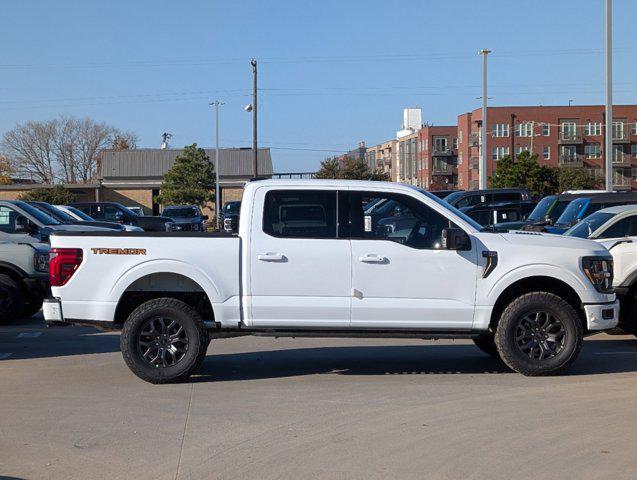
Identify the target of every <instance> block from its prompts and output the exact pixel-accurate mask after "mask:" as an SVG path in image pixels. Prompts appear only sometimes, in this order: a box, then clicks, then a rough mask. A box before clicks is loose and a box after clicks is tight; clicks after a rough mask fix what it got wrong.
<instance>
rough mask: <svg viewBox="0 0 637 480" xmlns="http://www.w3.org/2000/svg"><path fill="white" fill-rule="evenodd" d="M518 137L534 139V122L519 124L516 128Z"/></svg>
mask: <svg viewBox="0 0 637 480" xmlns="http://www.w3.org/2000/svg"><path fill="white" fill-rule="evenodd" d="M516 135H517V136H518V137H532V136H533V123H532V122H524V123H519V124H518V125H517V127H516Z"/></svg>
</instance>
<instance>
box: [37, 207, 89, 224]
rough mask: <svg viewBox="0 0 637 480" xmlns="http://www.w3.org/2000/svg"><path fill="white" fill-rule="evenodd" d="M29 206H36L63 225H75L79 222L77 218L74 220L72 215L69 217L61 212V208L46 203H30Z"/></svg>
mask: <svg viewBox="0 0 637 480" xmlns="http://www.w3.org/2000/svg"><path fill="white" fill-rule="evenodd" d="M29 205H32V206H34V207H35V208H37V209H38V210H41V211H43V212H44V213H46V214H48V215H50V216H52V217H53V218H55V219H56V220H58V221H60V222H62V223H67V224H68V223H75V222H76V221H77V220H76V219H75V218H73V217H72V216H71V215H69V214H68V213H66V212H65V211H63V210H60V209H59V208H55V207H54V206H53V205H50V204H48V203H46V202H33V203H29Z"/></svg>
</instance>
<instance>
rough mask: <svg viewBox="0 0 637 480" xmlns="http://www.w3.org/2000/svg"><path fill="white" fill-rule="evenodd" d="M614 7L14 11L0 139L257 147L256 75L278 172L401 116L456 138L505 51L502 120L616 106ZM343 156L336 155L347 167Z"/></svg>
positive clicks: (18, 6)
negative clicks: (84, 127) (69, 133)
mask: <svg viewBox="0 0 637 480" xmlns="http://www.w3.org/2000/svg"><path fill="white" fill-rule="evenodd" d="M603 9H604V2H603V0H560V1H555V0H534V1H531V2H513V1H510V0H490V1H482V2H476V1H475V0H473V1H468V0H467V1H465V0H457V1H450V0H447V1H424V0H422V1H416V2H391V1H371V0H368V1H358V0H340V1H333V0H321V1H317V2H298V1H295V2H292V1H282V0H281V1H278V0H270V1H263V0H262V1H256V0H250V1H246V0H243V1H226V2H222V1H212V0H209V1H187V2H185V1H184V2H175V1H173V2H169V1H157V0H153V1H150V0H135V1H123V0H110V1H108V2H104V1H97V0H84V1H82V0H76V1H71V0H57V1H55V2H52V1H50V0H37V1H36V0H32V1H30V0H23V1H16V0H12V1H11V0H7V1H6V2H3V20H4V22H3V28H2V29H1V30H0V44H1V45H2V46H3V48H2V49H1V50H0V134H1V133H3V132H5V131H7V130H8V129H10V128H12V127H13V126H14V125H15V124H16V123H17V122H24V121H27V120H44V119H49V118H52V117H55V116H57V115H59V114H66V115H76V116H88V117H92V118H94V119H96V120H98V121H105V122H107V123H110V124H112V125H114V126H117V127H119V128H122V129H130V130H133V131H135V132H136V133H137V134H138V135H139V138H140V146H141V147H157V146H159V143H160V141H161V133H162V132H164V131H168V132H170V133H172V134H173V138H172V145H173V146H183V145H186V144H190V143H192V142H197V143H199V144H200V145H205V146H212V145H214V117H213V112H212V110H211V109H210V107H208V105H207V104H208V101H210V100H212V99H215V98H218V99H220V100H222V101H225V102H226V105H224V106H223V107H222V127H221V131H222V145H223V146H249V145H250V144H251V143H250V142H251V132H252V130H251V128H252V126H251V118H250V115H249V114H247V113H245V112H244V111H243V107H244V105H245V104H246V103H248V102H249V101H250V97H249V95H250V91H251V67H250V63H249V60H250V58H251V57H253V56H254V57H256V58H257V59H258V60H259V62H260V64H259V86H260V88H261V89H262V91H261V92H260V97H259V98H260V101H259V124H260V128H259V138H260V143H261V144H262V145H267V146H271V147H273V148H274V149H273V151H272V154H273V158H274V162H275V170H276V171H281V172H283V171H306V170H313V169H316V168H317V167H318V164H319V162H320V161H321V159H323V158H324V157H326V156H328V155H330V154H333V153H337V152H338V151H339V150H347V149H349V148H352V147H354V146H355V145H356V143H357V142H358V141H359V140H365V141H366V142H367V143H368V144H373V143H378V142H380V141H383V140H386V139H388V138H391V137H392V136H393V135H394V134H395V131H396V130H397V129H398V128H399V127H400V123H401V119H402V108H403V107H405V106H420V107H422V109H423V119H424V120H426V121H429V122H433V123H434V124H437V125H441V124H455V123H456V116H457V115H458V114H459V113H463V112H466V111H469V110H472V109H474V108H477V107H479V103H480V100H478V99H476V97H478V96H479V95H480V94H481V86H480V85H481V62H480V58H479V57H478V56H477V54H476V52H477V51H478V50H479V49H480V48H484V47H486V48H490V49H492V50H493V51H494V53H493V54H492V55H491V56H490V59H489V62H490V64H489V65H490V84H491V85H492V88H491V89H490V92H489V95H490V96H492V97H493V99H492V100H491V104H492V105H510V104H519V105H527V104H528V105H538V104H544V105H550V104H567V103H568V100H569V99H572V100H574V102H575V103H576V104H577V103H579V104H591V103H601V102H603V99H604V96H603V95H604V83H603V78H604V70H603V66H604V59H603V45H604V44H603V40H604V30H603V23H604V20H603ZM635 18H637V2H635V1H634V0H615V2H614V46H615V56H614V63H615V65H614V84H615V94H614V97H615V103H637V98H636V94H637V62H636V61H635V58H637V40H635V36H634V19H635ZM332 152H333V153H332Z"/></svg>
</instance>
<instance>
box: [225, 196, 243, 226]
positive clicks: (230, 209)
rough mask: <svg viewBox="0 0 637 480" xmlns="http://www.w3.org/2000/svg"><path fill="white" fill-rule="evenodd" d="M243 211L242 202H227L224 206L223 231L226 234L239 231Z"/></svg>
mask: <svg viewBox="0 0 637 480" xmlns="http://www.w3.org/2000/svg"><path fill="white" fill-rule="evenodd" d="M240 211H241V201H240V200H235V201H233V202H226V204H225V205H224V206H223V210H222V212H221V216H222V218H223V230H224V231H226V232H236V231H237V230H238V229H239V212H240Z"/></svg>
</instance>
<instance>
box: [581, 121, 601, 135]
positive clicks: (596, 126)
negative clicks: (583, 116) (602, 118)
mask: <svg viewBox="0 0 637 480" xmlns="http://www.w3.org/2000/svg"><path fill="white" fill-rule="evenodd" d="M601 134H602V124H601V122H588V123H587V124H586V125H585V126H584V135H589V136H598V135H601Z"/></svg>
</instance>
